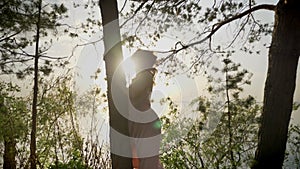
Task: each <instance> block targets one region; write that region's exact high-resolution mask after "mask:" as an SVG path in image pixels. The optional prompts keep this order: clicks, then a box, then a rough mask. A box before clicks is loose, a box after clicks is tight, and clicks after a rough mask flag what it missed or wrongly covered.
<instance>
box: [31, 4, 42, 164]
mask: <svg viewBox="0 0 300 169" xmlns="http://www.w3.org/2000/svg"><path fill="white" fill-rule="evenodd" d="M41 10H42V0H39V2H38V19H37V23H36V28H37V30H36V42H35V43H36V45H35V58H34V81H33V100H32V112H31V113H32V114H31V133H30V168H31V169H36V164H37V157H36V119H37V97H38V71H39V67H38V62H39V39H40V22H41V21H40V20H41Z"/></svg>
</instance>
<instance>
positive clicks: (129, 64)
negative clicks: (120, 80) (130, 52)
mask: <svg viewBox="0 0 300 169" xmlns="http://www.w3.org/2000/svg"><path fill="white" fill-rule="evenodd" d="M122 68H123V71H124V73H125V77H126V82H127V86H128V85H129V84H130V83H131V80H132V79H133V78H134V77H135V75H136V66H135V63H134V61H133V60H132V59H131V57H127V58H124V60H123V62H122Z"/></svg>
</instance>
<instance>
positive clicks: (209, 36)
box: [168, 4, 276, 54]
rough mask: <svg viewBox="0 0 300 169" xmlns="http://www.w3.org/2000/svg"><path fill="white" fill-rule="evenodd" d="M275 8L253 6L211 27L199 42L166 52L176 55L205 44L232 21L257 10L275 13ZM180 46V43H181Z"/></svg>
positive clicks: (272, 6)
mask: <svg viewBox="0 0 300 169" xmlns="http://www.w3.org/2000/svg"><path fill="white" fill-rule="evenodd" d="M275 8H276V6H275V5H269V4H262V5H257V6H254V7H252V8H249V9H248V10H246V11H244V12H242V13H240V14H237V15H235V16H233V17H231V18H229V19H227V20H224V21H222V22H219V23H217V24H215V25H213V26H212V30H211V32H210V33H209V34H208V35H207V36H206V37H205V38H203V39H201V40H199V41H196V42H193V43H190V44H188V45H182V47H181V48H179V49H174V50H170V51H168V52H172V53H173V54H174V53H178V52H180V51H181V50H184V49H186V48H188V47H192V46H195V45H198V44H201V43H203V42H205V41H206V40H208V39H210V38H211V37H212V36H213V35H214V34H215V33H216V32H217V31H218V30H219V29H220V28H221V27H222V26H224V25H226V24H228V23H230V22H232V21H234V20H237V19H240V18H242V17H244V16H246V15H248V14H251V13H252V12H254V11H257V10H262V9H265V10H270V11H275ZM181 44H182V43H181Z"/></svg>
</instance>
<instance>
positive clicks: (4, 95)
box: [0, 82, 28, 140]
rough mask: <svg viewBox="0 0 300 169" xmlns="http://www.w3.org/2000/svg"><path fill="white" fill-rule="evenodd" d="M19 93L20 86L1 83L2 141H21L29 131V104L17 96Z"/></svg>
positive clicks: (0, 136)
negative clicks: (6, 139)
mask: <svg viewBox="0 0 300 169" xmlns="http://www.w3.org/2000/svg"><path fill="white" fill-rule="evenodd" d="M19 92H20V88H19V87H18V86H16V85H13V84H12V83H5V82H0V140H3V139H4V138H5V137H9V138H13V139H20V138H21V137H24V136H25V135H26V133H27V131H28V128H27V124H26V116H27V112H28V109H27V104H26V100H25V99H23V98H21V97H16V96H15V94H17V93H19ZM24 117H25V118H24ZM27 120H28V119H27Z"/></svg>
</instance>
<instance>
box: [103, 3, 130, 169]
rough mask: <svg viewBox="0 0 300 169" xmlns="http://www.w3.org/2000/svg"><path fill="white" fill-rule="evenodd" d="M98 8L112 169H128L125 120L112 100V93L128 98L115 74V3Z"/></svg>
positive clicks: (120, 74)
mask: <svg viewBox="0 0 300 169" xmlns="http://www.w3.org/2000/svg"><path fill="white" fill-rule="evenodd" d="M99 5H100V10H101V15H102V25H103V41H104V47H105V54H104V61H105V65H106V77H107V88H108V91H107V97H108V107H109V124H110V149H111V158H112V168H113V169H132V163H131V157H130V156H129V155H131V149H130V142H129V138H128V136H129V134H128V133H129V132H128V120H127V118H125V117H126V115H125V117H124V112H122V114H120V107H118V109H117V105H116V99H115V100H113V96H112V92H113V90H118V91H120V92H119V94H118V95H119V96H120V98H128V97H127V96H126V92H123V91H124V90H125V89H126V81H125V75H124V72H120V71H116V70H117V68H118V66H119V65H120V64H121V62H122V60H123V54H122V47H121V36H120V27H119V20H118V19H119V16H118V15H119V12H118V6H117V0H100V1H99ZM113 77H114V78H116V81H115V83H114V84H112V80H113ZM119 101H120V100H119ZM122 101H123V102H124V103H125V105H126V104H127V103H128V102H127V101H126V99H124V100H122ZM124 103H122V104H124ZM121 109H122V111H125V114H126V112H127V108H126V106H125V107H122V108H121ZM127 113H128V112H127ZM127 117H128V116H127ZM115 133H117V134H115ZM124 153H125V154H124Z"/></svg>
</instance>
